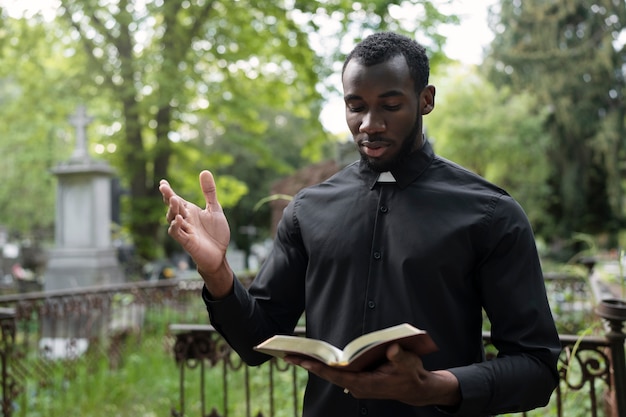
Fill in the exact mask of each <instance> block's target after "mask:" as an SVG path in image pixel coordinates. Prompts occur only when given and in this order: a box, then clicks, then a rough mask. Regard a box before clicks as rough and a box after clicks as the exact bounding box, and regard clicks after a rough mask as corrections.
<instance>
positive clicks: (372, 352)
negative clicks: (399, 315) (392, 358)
mask: <svg viewBox="0 0 626 417" xmlns="http://www.w3.org/2000/svg"><path fill="white" fill-rule="evenodd" d="M392 343H398V344H399V345H400V346H401V347H402V348H403V349H405V350H409V351H411V352H414V353H416V354H418V355H420V356H422V355H426V354H428V353H431V352H434V351H436V350H437V346H436V345H435V342H433V340H432V339H431V337H430V336H429V335H428V333H426V331H424V330H420V329H417V328H415V327H413V326H411V325H410V324H407V323H405V324H399V325H397V326H392V327H388V328H386V329H382V330H377V331H374V332H371V333H367V334H364V335H363V336H359V337H357V338H356V339H354V340H353V341H351V342H350V343H348V344H347V345H346V347H345V348H344V349H343V350H341V349H339V348H337V347H335V346H333V345H331V344H330V343H327V342H324V341H323V340H316V339H308V338H305V337H298V336H284V335H276V336H273V337H270V338H269V339H267V340H266V341H265V342H263V343H261V344H260V345H258V346H256V347H255V348H254V349H255V350H257V351H259V352H263V353H266V354H268V355H272V356H276V357H278V358H283V357H285V356H286V355H299V356H307V357H309V358H313V359H315V360H318V361H321V362H323V363H325V364H326V365H329V366H334V367H338V368H342V369H346V370H349V371H361V370H365V369H368V368H373V367H375V366H377V365H379V364H381V363H382V362H384V361H385V360H386V358H385V353H386V351H387V347H388V346H389V345H391V344H392Z"/></svg>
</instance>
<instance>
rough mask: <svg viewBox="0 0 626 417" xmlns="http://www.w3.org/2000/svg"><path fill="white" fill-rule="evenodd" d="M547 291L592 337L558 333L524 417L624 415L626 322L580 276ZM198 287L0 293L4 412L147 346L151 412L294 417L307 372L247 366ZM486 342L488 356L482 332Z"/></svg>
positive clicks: (40, 404)
mask: <svg viewBox="0 0 626 417" xmlns="http://www.w3.org/2000/svg"><path fill="white" fill-rule="evenodd" d="M568 283H569V284H568ZM570 284H571V285H570ZM547 287H548V289H549V293H550V294H551V295H550V296H551V300H550V301H551V304H552V305H553V308H554V310H555V317H556V318H557V323H559V322H561V323H563V322H565V321H567V320H565V318H566V317H568V316H567V314H568V312H571V311H574V312H576V313H577V314H578V313H581V314H584V315H585V317H586V318H587V319H588V318H589V317H592V318H593V319H594V320H595V322H594V323H595V328H596V330H599V332H596V333H597V334H596V335H593V336H592V335H585V336H577V335H566V334H562V335H561V341H562V343H563V347H564V350H563V354H562V355H561V358H560V362H559V372H560V377H561V382H560V385H559V387H558V389H557V390H556V391H555V393H554V395H553V397H552V400H551V403H550V404H549V405H548V406H547V407H545V408H544V409H541V410H537V411H533V412H531V413H529V415H531V416H534V415H552V416H559V417H560V416H566V417H577V416H581V417H582V416H593V417H596V416H606V417H626V406H624V401H625V398H626V382H625V378H626V365H625V364H624V338H625V335H624V332H623V324H624V323H623V319H622V320H620V319H614V318H610V317H609V318H605V319H602V320H600V319H599V318H598V316H595V314H594V312H593V310H592V309H591V306H590V304H589V300H590V299H591V294H590V293H589V291H588V290H586V289H585V287H584V285H581V284H580V282H579V280H578V281H577V280H573V281H571V280H569V279H556V280H549V281H547ZM200 289H201V281H198V280H178V281H177V280H163V281H157V282H135V283H128V284H121V285H116V286H108V287H98V288H84V289H80V290H75V291H55V292H46V293H25V294H15V295H10V296H1V297H0V325H1V337H2V339H1V340H0V365H1V367H2V369H1V372H2V383H1V390H2V391H1V394H2V397H1V402H0V404H1V410H2V413H1V415H2V417H21V416H28V417H31V416H38V415H43V416H47V417H53V416H55V415H60V414H58V413H57V414H55V412H54V410H53V409H52V408H51V407H52V406H51V405H48V404H47V403H45V401H44V400H45V399H48V400H49V399H50V398H53V399H58V398H60V397H66V396H68V395H69V394H70V393H71V391H72V390H73V389H74V388H75V387H77V386H80V385H84V384H88V383H89V382H88V381H87V379H86V378H88V377H89V376H90V375H91V374H92V373H93V372H94V370H95V369H96V368H97V367H106V368H107V369H108V370H110V371H111V372H116V371H120V372H121V371H124V369H125V367H126V366H127V362H128V361H130V358H131V357H132V355H133V354H135V352H137V351H138V350H139V348H140V347H142V348H145V345H146V344H151V345H150V346H149V349H153V350H159V351H160V352H162V353H163V354H162V356H161V357H162V358H163V360H166V361H168V363H171V364H172V369H171V372H170V371H168V372H170V373H169V374H168V375H167V378H168V379H169V380H170V381H169V382H171V384H170V385H168V387H170V386H171V387H173V389H170V390H171V391H172V392H168V395H171V401H170V404H169V405H168V406H164V407H161V408H160V409H159V412H158V413H156V415H158V416H165V415H171V416H176V417H183V416H187V417H191V416H200V417H208V416H211V417H220V416H224V417H226V416H235V417H240V416H247V417H248V416H250V417H251V416H255V417H260V416H265V417H287V416H299V415H301V411H302V410H301V408H302V404H301V401H302V392H303V389H304V385H305V383H306V377H307V375H306V372H305V371H303V370H302V369H299V368H295V367H291V366H288V365H287V364H286V363H285V362H283V361H275V360H272V361H270V362H268V363H267V364H265V365H263V366H259V367H254V368H251V367H248V366H245V364H243V363H242V362H241V360H240V359H239V358H238V356H237V355H236V354H234V353H232V352H231V350H230V348H229V347H228V345H227V344H226V343H225V342H224V340H223V339H222V338H221V337H220V336H219V335H218V334H217V333H216V332H215V331H214V330H213V329H212V328H211V327H210V326H208V325H207V324H206V323H207V314H206V311H205V309H204V306H203V304H202V301H201V300H200ZM587 322H588V321H587ZM568 326H570V323H568ZM581 330H582V329H578V328H575V329H574V330H573V331H574V332H579V331H581ZM300 332H303V329H300ZM561 333H563V331H561ZM149 336H150V337H149ZM484 342H485V345H486V347H487V350H488V352H492V346H491V344H490V340H489V337H488V334H485V335H484ZM176 366H177V367H178V368H176ZM149 371H150V370H146V372H149ZM164 382H165V381H164ZM94 389H97V390H100V391H103V390H104V391H106V390H111V389H112V387H106V386H99V387H97V388H94ZM158 395H159V394H158V393H155V396H158ZM68 398H69V397H68ZM68 401H72V399H71V398H69V399H68ZM150 401H154V398H152V399H151V400H150ZM146 415H155V413H152V414H146ZM63 417H66V416H63Z"/></svg>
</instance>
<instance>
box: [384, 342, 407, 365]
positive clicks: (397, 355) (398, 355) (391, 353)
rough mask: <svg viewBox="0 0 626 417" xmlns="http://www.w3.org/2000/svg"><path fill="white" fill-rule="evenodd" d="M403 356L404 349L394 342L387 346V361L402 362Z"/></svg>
mask: <svg viewBox="0 0 626 417" xmlns="http://www.w3.org/2000/svg"><path fill="white" fill-rule="evenodd" d="M403 356H404V351H403V350H402V348H401V347H400V345H399V344H397V343H394V344H392V345H391V346H389V347H388V348H387V359H389V362H394V363H398V362H402V359H403Z"/></svg>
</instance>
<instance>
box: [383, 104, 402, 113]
mask: <svg viewBox="0 0 626 417" xmlns="http://www.w3.org/2000/svg"><path fill="white" fill-rule="evenodd" d="M400 107H402V106H401V105H400V104H387V105H384V106H383V108H384V109H385V110H387V111H398V110H400Z"/></svg>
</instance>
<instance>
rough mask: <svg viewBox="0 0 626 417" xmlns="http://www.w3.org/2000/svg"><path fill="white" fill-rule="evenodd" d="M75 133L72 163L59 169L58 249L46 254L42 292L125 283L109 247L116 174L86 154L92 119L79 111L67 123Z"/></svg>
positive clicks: (57, 170)
mask: <svg viewBox="0 0 626 417" xmlns="http://www.w3.org/2000/svg"><path fill="white" fill-rule="evenodd" d="M69 121H70V123H71V124H72V125H73V126H74V127H75V128H76V147H75V149H74V152H73V154H72V156H71V157H70V159H69V160H68V161H66V162H62V163H60V164H59V165H57V166H56V167H55V168H54V169H53V170H52V172H53V173H54V174H55V175H56V176H57V178H58V183H57V199H56V222H55V247H54V248H53V249H51V250H50V251H49V253H48V264H47V266H46V270H45V272H44V274H43V281H44V291H50V290H60V289H70V288H80V287H89V286H95V285H103V284H114V283H120V282H122V281H123V273H122V269H121V268H120V265H119V262H118V259H117V255H116V250H115V248H114V247H113V245H112V243H111V177H112V176H113V169H112V168H111V167H110V166H109V165H108V164H107V163H106V162H104V161H97V160H94V159H92V158H91V157H90V156H89V153H88V146H87V126H88V125H89V123H90V122H91V121H92V118H91V117H89V116H88V115H87V112H86V110H85V107H84V106H79V107H78V108H77V110H76V113H75V114H74V115H72V116H71V117H70V118H69Z"/></svg>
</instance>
